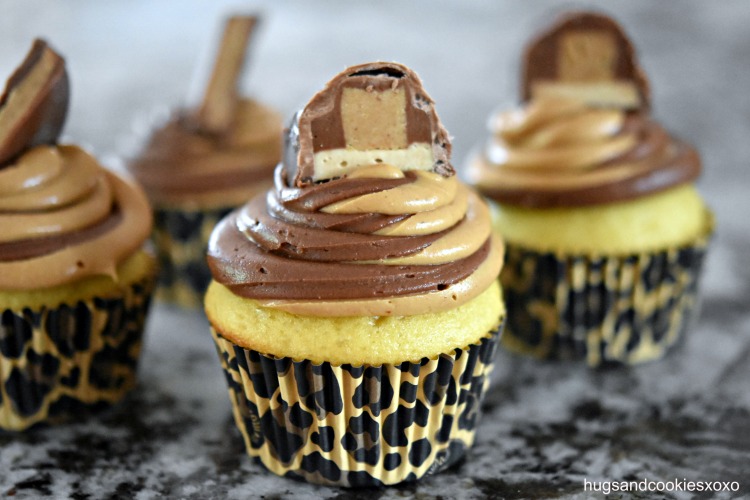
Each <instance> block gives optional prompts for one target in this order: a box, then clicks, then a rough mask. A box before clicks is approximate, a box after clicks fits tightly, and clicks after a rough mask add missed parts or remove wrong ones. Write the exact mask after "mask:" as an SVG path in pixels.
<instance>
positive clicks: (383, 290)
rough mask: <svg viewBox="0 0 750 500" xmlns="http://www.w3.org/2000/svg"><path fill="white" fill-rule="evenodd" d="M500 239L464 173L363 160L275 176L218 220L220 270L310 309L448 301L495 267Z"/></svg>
mask: <svg viewBox="0 0 750 500" xmlns="http://www.w3.org/2000/svg"><path fill="white" fill-rule="evenodd" d="M502 252H503V248H502V243H501V242H500V240H499V239H498V238H497V237H495V236H492V235H491V231H490V222H489V212H488V209H487V207H486V205H485V204H484V203H483V202H482V201H481V200H480V199H479V197H478V196H477V195H476V194H475V193H474V192H473V191H471V190H470V189H468V188H467V187H466V186H464V185H463V184H461V183H459V182H458V181H457V179H456V177H455V176H451V177H444V176H442V175H440V174H437V173H435V172H426V171H418V170H417V171H406V172H404V171H402V170H401V169H399V168H396V167H394V166H391V165H388V164H378V165H371V166H363V167H361V168H359V169H357V170H355V171H353V172H351V173H349V174H347V175H345V176H343V177H340V178H338V179H334V180H331V181H328V182H324V183H319V184H315V185H313V186H309V187H305V188H299V187H293V186H290V185H289V181H288V175H287V173H286V172H285V171H284V168H283V166H281V165H280V166H279V167H277V170H276V178H275V187H274V189H272V190H270V191H269V192H268V193H267V194H265V195H260V196H257V197H256V198H254V199H253V200H251V201H250V202H249V203H248V204H247V205H245V206H243V207H241V208H240V209H238V210H236V211H234V212H233V213H232V214H230V216H228V217H227V218H226V219H224V220H223V221H222V222H221V223H220V224H219V225H218V226H217V228H216V229H215V231H214V233H213V235H212V237H211V240H210V242H209V250H208V262H209V266H210V267H211V271H212V274H213V276H214V279H215V280H216V281H218V282H219V283H221V284H223V285H225V286H227V287H228V288H229V289H230V290H232V292H233V293H235V294H236V295H240V296H243V297H248V298H252V299H256V300H258V301H259V302H260V303H261V304H263V305H265V306H267V307H276V308H280V309H283V310H286V311H289V312H295V313H300V314H309V315H325V316H329V315H340V316H347V315H375V316H378V315H380V316H384V315H408V314H420V313H426V312H433V311H438V310H443V309H447V308H451V307H456V306H457V305H459V304H461V303H464V302H466V301H468V300H470V299H471V298H473V297H475V296H477V295H479V293H481V292H482V291H484V290H485V289H486V288H487V287H488V286H489V285H490V284H491V283H492V281H493V280H494V279H495V278H496V277H497V275H498V273H499V270H500V266H501V263H502Z"/></svg>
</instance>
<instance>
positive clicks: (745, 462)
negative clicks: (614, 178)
mask: <svg viewBox="0 0 750 500" xmlns="http://www.w3.org/2000/svg"><path fill="white" fill-rule="evenodd" d="M402 3H403V4H404V5H402ZM530 3H531V2H527V1H525V0H517V1H507V2H492V1H489V0H485V1H475V2H471V3H469V2H459V1H449V0H440V1H431V2H428V1H426V0H419V1H412V2H408V4H407V3H405V2H398V1H396V0H388V1H384V2H372V3H367V4H365V3H360V4H356V5H350V3H345V2H336V1H333V0H327V1H321V2H315V3H312V2H304V1H302V0H295V1H290V2H283V4H282V2H278V4H279V5H277V2H272V1H270V0H269V1H265V2H251V3H250V9H252V10H257V9H261V10H263V11H264V12H265V14H266V16H267V22H266V24H265V26H264V28H263V31H262V32H261V33H260V36H259V37H258V39H257V46H256V49H255V52H254V53H253V55H252V62H251V64H252V71H251V73H250V74H249V75H248V79H247V89H248V92H250V93H252V94H254V95H256V96H258V97H260V98H262V99H264V100H266V101H268V102H270V103H272V104H274V105H275V106H277V107H278V108H279V109H280V110H281V111H282V112H283V113H284V114H285V115H286V116H291V113H292V111H293V110H294V109H296V108H297V107H299V106H300V105H301V104H303V102H304V101H305V100H306V99H307V98H309V96H310V95H311V94H312V93H313V92H314V91H316V90H317V89H318V88H319V87H320V86H321V85H322V84H323V83H324V82H325V81H326V80H327V79H328V78H329V77H330V76H331V75H333V74H334V73H336V72H338V71H339V70H341V69H342V68H343V67H345V66H347V65H349V64H354V63H358V62H363V61H366V60H370V59H386V60H390V59H393V60H399V61H401V62H404V63H406V64H408V65H410V66H412V67H413V68H415V69H416V70H417V71H418V72H419V73H420V75H421V76H422V77H423V79H424V81H425V86H426V88H427V89H428V91H429V92H430V93H431V94H432V96H433V98H435V100H436V101H437V102H438V112H439V113H440V115H441V117H442V118H443V121H444V122H445V124H446V127H447V128H448V129H449V130H450V131H451V133H452V134H453V136H454V144H455V159H456V164H459V165H460V162H461V160H462V159H463V157H464V156H465V155H466V154H467V153H468V151H469V149H470V147H471V146H472V145H473V144H474V143H475V142H476V141H477V140H478V139H479V138H480V137H481V136H482V135H483V134H484V124H485V121H486V117H487V114H488V113H489V111H490V110H491V109H493V108H495V107H497V106H502V105H508V104H510V103H512V102H513V101H514V99H515V96H516V82H517V62H518V57H519V51H520V48H521V47H522V45H523V43H524V42H525V40H526V39H527V37H528V35H529V34H530V32H531V30H532V29H533V28H534V26H536V25H538V24H539V23H540V22H542V21H543V20H544V19H545V16H546V15H548V14H549V13H550V12H553V11H556V10H559V3H557V2H552V1H544V2H534V3H533V5H529V4H530ZM209 4H210V5H209ZM597 4H598V5H601V6H602V7H603V8H605V9H607V10H608V11H610V12H612V13H614V14H615V15H616V16H617V17H618V18H619V19H620V20H621V21H622V22H623V24H624V25H625V27H626V29H627V30H628V31H629V32H630V33H631V35H632V37H633V38H634V40H635V42H636V45H637V46H638V47H639V49H640V53H641V59H642V63H643V66H644V67H645V69H646V71H647V73H648V74H649V76H650V78H651V81H652V86H653V89H654V98H653V101H654V107H655V114H656V116H657V117H658V118H659V119H661V120H662V121H663V122H664V123H665V124H666V125H667V126H668V127H669V128H671V129H672V130H674V131H675V132H676V133H678V134H679V135H680V136H682V137H684V138H686V139H689V140H690V141H692V142H694V143H696V144H697V145H698V147H699V148H700V149H701V151H702V152H703V155H704V160H705V171H704V175H703V178H702V180H701V182H700V183H699V188H700V189H701V191H702V193H703V194H704V195H705V197H706V199H707V200H708V202H709V204H710V205H711V206H712V208H713V209H714V210H715V212H716V214H717V220H718V232H717V234H716V236H715V238H714V241H713V246H712V248H711V251H710V253H709V258H708V262H707V264H706V266H705V274H704V281H703V292H704V293H703V307H702V314H701V316H700V318H699V320H698V321H697V323H696V324H695V325H694V327H693V329H692V331H691V332H689V335H688V337H687V338H686V340H685V342H683V344H682V345H681V346H680V347H679V349H678V350H677V351H676V352H674V353H672V354H671V355H670V356H669V357H668V358H667V359H664V360H663V361H660V362H657V363H652V364H649V365H645V366H641V367H638V368H634V369H610V370H605V371H591V370H589V369H587V368H585V367H582V366H578V365H571V364H564V363H539V362H536V361H533V360H528V359H522V358H517V357H514V356H511V355H509V354H507V353H505V352H500V353H499V354H498V357H497V366H496V369H495V372H494V373H493V384H492V387H491V388H490V392H489V394H488V397H487V400H486V404H485V408H484V409H485V414H484V416H483V419H482V421H481V424H480V427H479V431H478V437H477V442H476V444H475V446H474V448H472V450H471V451H470V453H469V454H468V456H467V458H466V460H464V461H463V462H462V463H460V464H459V465H458V466H457V467H455V468H453V469H452V470H450V471H448V472H445V473H443V474H440V475H438V476H435V477H432V478H429V479H427V480H424V481H422V482H420V483H416V484H407V485H402V486H398V487H393V488H388V489H381V490H366V491H347V490H341V489H335V488H325V487H317V486H312V485H308V484H304V483H300V482H296V481H291V480H286V479H282V478H278V477H275V476H273V475H271V474H269V473H267V472H266V471H265V470H264V469H263V468H262V467H261V466H258V465H255V464H253V463H252V462H251V460H250V459H249V458H247V456H246V455H245V454H244V450H243V445H242V442H241V438H240V435H239V433H238V432H237V431H236V429H235V428H234V425H233V423H232V421H231V416H230V407H229V401H228V398H227V395H226V389H225V386H224V381H223V378H222V373H221V370H220V367H219V363H218V361H217V359H216V352H215V349H214V347H213V344H212V341H211V339H210V336H209V334H208V327H207V323H206V321H205V319H204V318H203V317H202V315H201V314H200V313H198V312H194V313H188V312H182V311H179V310H177V309H172V308H169V307H167V306H163V305H157V306H156V307H155V308H154V310H153V314H152V317H151V319H150V321H149V325H148V331H147V340H146V345H145V350H144V355H143V357H142V363H141V369H140V384H139V386H138V388H137V390H136V391H135V392H134V393H133V394H132V395H131V396H130V397H129V398H128V399H127V400H126V401H125V402H124V403H123V404H122V405H120V406H119V407H118V408H116V409H114V410H112V411H110V412H109V413H108V414H106V415H102V416H101V417H98V418H92V419H89V420H87V421H85V422H82V423H79V424H76V425H66V426H62V427H59V428H54V429H46V430H43V431H40V432H35V433H31V434H23V435H7V434H5V435H0V496H9V497H14V498H75V499H84V498H90V499H99V498H105V499H106V498H138V499H150V498H201V499H202V498H363V499H364V498H367V499H368V500H369V499H373V500H374V499H379V498H380V499H390V498H398V499H401V498H419V499H430V498H590V497H591V496H592V495H593V496H594V497H596V496H597V495H598V497H600V498H601V497H602V495H601V494H599V493H596V494H593V493H591V492H585V491H584V489H583V488H584V480H589V481H602V480H610V481H621V480H632V481H640V480H642V479H644V478H647V479H650V480H654V481H659V480H662V481H668V480H674V479H677V480H683V479H684V480H688V481H725V482H731V481H737V482H738V483H739V487H740V490H739V491H738V492H719V493H716V494H711V495H704V496H703V497H700V496H699V497H698V498H741V497H743V496H744V497H750V390H748V387H750V363H748V361H747V360H748V358H749V357H750V252H749V250H750V232H749V231H748V229H750V226H748V222H747V218H748V215H747V214H750V196H748V194H747V193H748V190H750V173H749V172H748V158H750V140H749V139H748V138H750V98H748V95H747V93H748V89H749V88H750V63H749V59H748V57H750V29H748V26H750V5H748V3H747V2H745V1H744V0H724V1H722V2H712V3H707V2H701V1H689V2H688V1H684V2H679V3H678V2H673V1H663V2H649V1H624V0H623V1H607V2H597ZM581 5H582V4H580V3H579V4H577V6H581ZM226 10H232V11H235V10H238V4H236V3H228V2H199V1H197V0H191V1H184V2H171V3H167V2H147V1H145V0H144V1H125V0H117V1H110V2H93V1H91V2H84V1H81V2H74V3H73V2H54V1H49V2H45V1H40V0H31V1H25V2H13V1H11V0H2V2H0V11H2V15H1V16H0V75H3V77H4V76H5V75H7V74H8V73H9V72H10V71H11V69H12V68H13V67H14V66H15V64H16V63H17V62H18V61H19V60H20V59H21V57H22V56H23V54H24V53H25V51H26V49H27V47H28V45H29V43H30V40H31V38H32V37H33V36H35V35H39V34H41V35H44V36H45V37H47V38H48V39H49V40H50V41H51V42H52V43H53V44H54V45H55V46H56V47H57V48H59V50H60V51H61V52H63V53H64V54H65V55H66V56H67V58H68V60H69V67H70V72H71V77H72V84H73V87H72V89H73V107H72V109H71V114H70V120H69V123H68V126H67V128H66V131H65V132H66V136H67V137H70V138H71V140H75V141H76V142H83V143H85V144H88V145H90V147H91V148H92V149H93V150H94V151H95V152H96V153H97V154H99V155H100V156H101V157H104V158H105V159H107V161H108V163H109V164H111V165H113V166H114V167H115V168H117V162H116V160H115V158H116V156H117V155H118V154H123V153H125V152H126V151H127V140H126V139H127V138H128V137H129V136H130V135H131V133H132V129H133V127H134V126H135V125H134V124H137V123H138V122H139V120H142V119H143V117H144V116H146V115H148V114H149V113H151V112H152V111H153V110H154V109H155V108H158V107H159V106H162V107H163V106H170V105H177V104H179V103H181V102H184V101H185V97H186V96H188V95H190V93H191V90H190V89H191V86H192V87H195V85H193V84H191V81H197V82H198V85H197V88H198V89H199V88H200V84H202V82H203V80H202V79H201V78H200V77H201V76H202V74H201V73H200V71H201V70H200V69H198V70H196V66H195V65H196V59H195V58H196V56H197V55H202V56H204V59H205V57H206V56H207V55H208V53H209V51H208V44H209V43H211V41H212V39H213V36H214V34H215V33H216V31H217V29H218V16H219V14H221V13H222V12H225V11H226ZM663 497H666V498H679V499H683V498H684V499H688V498H694V495H692V494H690V493H687V492H679V491H678V492H672V493H663V494H654V493H651V494H649V493H639V494H637V495H635V498H663ZM613 498H619V497H618V496H616V495H615V496H613ZM627 498H631V496H628V497H627Z"/></svg>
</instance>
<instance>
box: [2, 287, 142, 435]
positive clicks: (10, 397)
mask: <svg viewBox="0 0 750 500" xmlns="http://www.w3.org/2000/svg"><path fill="white" fill-rule="evenodd" d="M153 285H154V279H153V278H149V279H145V280H142V281H140V282H138V283H135V284H132V285H131V286H130V287H128V288H127V289H126V290H125V291H124V295H122V296H120V297H116V298H104V297H93V298H90V299H87V300H80V301H78V302H76V303H75V304H61V305H60V306H58V307H57V308H54V309H52V308H47V307H42V308H40V309H31V308H28V307H27V308H22V309H4V310H2V313H1V315H0V375H1V376H2V384H0V429H2V430H6V431H23V430H26V429H29V428H31V427H34V426H38V425H43V424H55V423H59V422H63V421H65V420H69V419H70V418H71V417H72V418H80V417H81V416H83V415H86V414H90V413H95V412H97V411H100V410H103V409H106V408H109V407H110V406H111V405H113V404H114V403H116V402H118V401H119V400H120V399H122V398H123V396H124V395H125V394H126V393H127V392H128V391H129V390H130V389H132V388H133V386H134V385H135V382H136V368H137V364H138V356H139V353H140V350H141V338H142V333H143V326H144V322H145V318H146V313H147V312H148V308H149V303H150V298H151V291H152V289H153Z"/></svg>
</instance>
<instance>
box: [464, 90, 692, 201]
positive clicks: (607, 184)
mask: <svg viewBox="0 0 750 500" xmlns="http://www.w3.org/2000/svg"><path fill="white" fill-rule="evenodd" d="M490 132H491V137H490V139H489V140H488V141H487V143H486V145H485V147H484V148H483V149H482V151H481V152H480V153H479V154H477V155H476V156H475V157H474V158H472V160H471V161H470V162H469V164H468V167H467V169H466V171H465V174H466V177H467V180H468V181H469V182H470V183H471V184H473V185H475V186H476V187H477V188H478V189H479V190H480V191H482V192H483V193H484V194H486V195H488V196H489V197H491V198H493V199H495V200H496V201H498V202H500V203H509V204H513V205H522V206H528V207H538V208H546V207H558V206H587V205H596V204H601V203H610V202H615V201H622V200H628V199H632V198H636V197H640V196H644V195H647V194H650V193H656V192H659V191H662V190H664V189H668V188H670V187H673V186H677V185H680V184H683V183H687V182H690V181H692V180H694V179H695V178H696V177H698V175H699V174H700V169H701V164H700V158H699V157H698V154H697V152H696V151H695V149H693V148H692V147H691V146H690V145H688V144H686V143H684V142H682V141H680V140H678V139H676V138H674V137H672V136H671V135H670V134H669V133H668V132H667V131H666V130H665V129H664V128H662V127H661V126H660V125H658V124H657V123H656V122H654V121H653V120H652V119H651V118H650V117H649V116H648V115H647V114H646V111H626V110H623V109H615V108H612V109H609V108H598V107H594V106H590V105H587V104H585V103H583V102H581V101H578V100H573V99H566V98H559V97H547V98H535V99H533V100H532V101H530V102H529V103H528V104H527V105H526V106H525V107H523V108H521V109H516V110H511V111H507V112H502V113H499V114H497V115H495V116H494V117H493V118H492V119H491V121H490Z"/></svg>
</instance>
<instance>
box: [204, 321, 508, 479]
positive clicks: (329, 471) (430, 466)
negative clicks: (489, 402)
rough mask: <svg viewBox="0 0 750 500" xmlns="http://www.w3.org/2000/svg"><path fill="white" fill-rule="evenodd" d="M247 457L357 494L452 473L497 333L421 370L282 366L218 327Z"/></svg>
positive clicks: (414, 366) (468, 437)
mask: <svg viewBox="0 0 750 500" xmlns="http://www.w3.org/2000/svg"><path fill="white" fill-rule="evenodd" d="M211 331H212V335H213V338H214V341H215V342H216V346H217V350H218V353H219V357H220V359H221V363H222V367H223V369H224V371H225V375H226V380H227V383H228V386H229V397H230V400H231V402H232V408H233V415H234V419H235V422H236V424H237V427H238V428H239V429H240V432H241V433H242V436H243V439H244V441H245V445H246V449H247V452H248V454H249V455H250V456H251V457H254V458H257V459H258V460H259V461H260V462H261V463H262V464H263V465H264V466H265V467H266V468H268V469H269V470H270V471H272V472H274V473H276V474H278V475H281V476H286V477H293V478H298V479H304V480H306V481H309V482H313V483H320V484H329V485H338V486H347V487H361V486H381V485H388V484H396V483H399V482H403V481H413V480H417V479H419V478H421V477H423V476H426V475H429V474H433V473H436V472H438V471H440V470H443V469H445V468H447V467H450V466H451V465H452V464H454V463H455V462H456V461H457V460H458V459H460V458H461V457H462V456H463V454H464V452H465V450H466V449H467V448H469V447H470V446H471V445H472V443H473V441H474V433H475V429H476V424H477V419H478V417H479V414H480V406H481V402H482V399H483V396H484V394H485V392H486V389H487V386H488V384H489V374H490V371H491V370H492V360H493V356H494V352H495V348H496V345H497V343H498V338H499V336H500V333H499V331H500V329H498V330H495V331H493V332H490V333H488V334H487V336H486V337H484V338H482V339H481V340H480V341H479V342H478V343H477V344H475V345H470V346H468V347H466V348H463V349H454V350H453V351H452V352H450V353H445V354H440V355H438V356H435V357H434V358H424V359H422V360H421V362H417V363H412V362H408V361H405V362H403V363H400V364H383V365H378V366H371V365H362V366H352V365H348V364H344V365H336V364H332V363H328V362H323V363H314V362H312V361H309V360H301V361H298V360H293V359H292V358H288V357H287V358H276V357H272V356H267V355H264V354H262V353H259V352H257V351H254V350H252V349H245V348H243V347H240V346H238V345H237V344H235V343H233V342H231V341H230V340H227V339H226V338H225V337H224V336H223V335H222V334H221V332H217V331H216V330H214V329H213V328H212V330H211Z"/></svg>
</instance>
